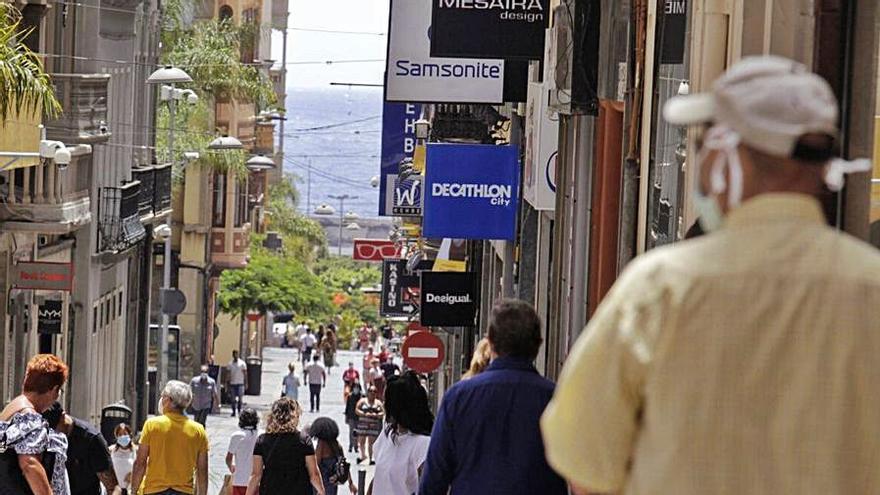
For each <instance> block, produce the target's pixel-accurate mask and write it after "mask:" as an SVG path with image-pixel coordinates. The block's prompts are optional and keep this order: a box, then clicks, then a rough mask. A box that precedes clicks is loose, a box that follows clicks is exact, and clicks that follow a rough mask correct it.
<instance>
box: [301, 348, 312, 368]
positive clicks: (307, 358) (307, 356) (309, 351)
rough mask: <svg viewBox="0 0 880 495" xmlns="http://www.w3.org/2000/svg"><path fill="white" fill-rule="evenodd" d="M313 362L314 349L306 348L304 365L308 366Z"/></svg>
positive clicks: (303, 357) (304, 349)
mask: <svg viewBox="0 0 880 495" xmlns="http://www.w3.org/2000/svg"><path fill="white" fill-rule="evenodd" d="M311 361H312V347H305V348H303V351H302V362H303V365H307V364H309V363H310V362H311Z"/></svg>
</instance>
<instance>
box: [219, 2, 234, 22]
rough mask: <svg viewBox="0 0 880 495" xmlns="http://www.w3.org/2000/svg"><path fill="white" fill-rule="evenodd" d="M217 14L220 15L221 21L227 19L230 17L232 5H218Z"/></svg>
mask: <svg viewBox="0 0 880 495" xmlns="http://www.w3.org/2000/svg"><path fill="white" fill-rule="evenodd" d="M219 16H220V21H221V22H222V21H225V20H228V19H232V7H230V6H229V5H224V6H222V7H220V13H219Z"/></svg>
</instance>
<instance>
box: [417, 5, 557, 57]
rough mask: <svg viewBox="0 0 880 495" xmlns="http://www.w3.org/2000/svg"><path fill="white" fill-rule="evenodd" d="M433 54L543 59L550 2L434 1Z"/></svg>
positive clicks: (438, 55)
mask: <svg viewBox="0 0 880 495" xmlns="http://www.w3.org/2000/svg"><path fill="white" fill-rule="evenodd" d="M432 4H433V7H432V11H431V13H432V24H433V26H434V30H433V33H432V36H431V55H432V56H434V57H471V58H501V59H531V60H541V59H542V58H544V35H545V29H547V27H549V25H550V16H551V13H552V11H551V9H550V0H434V1H433V2H432Z"/></svg>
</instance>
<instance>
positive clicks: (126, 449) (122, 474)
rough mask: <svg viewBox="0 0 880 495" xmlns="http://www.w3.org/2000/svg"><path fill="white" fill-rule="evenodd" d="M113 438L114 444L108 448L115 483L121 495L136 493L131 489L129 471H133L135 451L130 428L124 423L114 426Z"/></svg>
mask: <svg viewBox="0 0 880 495" xmlns="http://www.w3.org/2000/svg"><path fill="white" fill-rule="evenodd" d="M113 438H115V439H116V443H114V444H113V445H111V446H110V459H111V460H112V461H113V472H114V473H115V474H116V481H118V482H119V489H120V492H121V495H128V494H129V493H134V492H136V491H137V490H132V489H131V471H132V469H134V459H135V452H136V451H137V448H136V446H135V444H134V440H133V439H132V432H131V427H129V426H128V425H127V424H125V423H120V424H118V425H116V428H114V429H113Z"/></svg>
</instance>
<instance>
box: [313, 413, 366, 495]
mask: <svg viewBox="0 0 880 495" xmlns="http://www.w3.org/2000/svg"><path fill="white" fill-rule="evenodd" d="M309 436H310V437H312V438H313V439H315V440H317V441H318V444H317V445H316V446H315V459H317V461H318V469H320V470H321V479H322V480H323V482H324V492H325V493H326V494H327V495H336V493H337V487H338V486H339V485H346V484H347V485H348V490H349V491H350V492H351V493H352V495H355V494H357V486H355V484H354V481H353V480H352V479H351V466H350V465H349V464H348V461H347V460H346V459H345V452H344V451H343V450H342V446H341V445H339V425H337V424H336V421H333V420H332V419H330V418H328V417H325V416H323V417H320V418H318V419H316V420H315V421H313V422H312V425H311V426H309Z"/></svg>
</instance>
